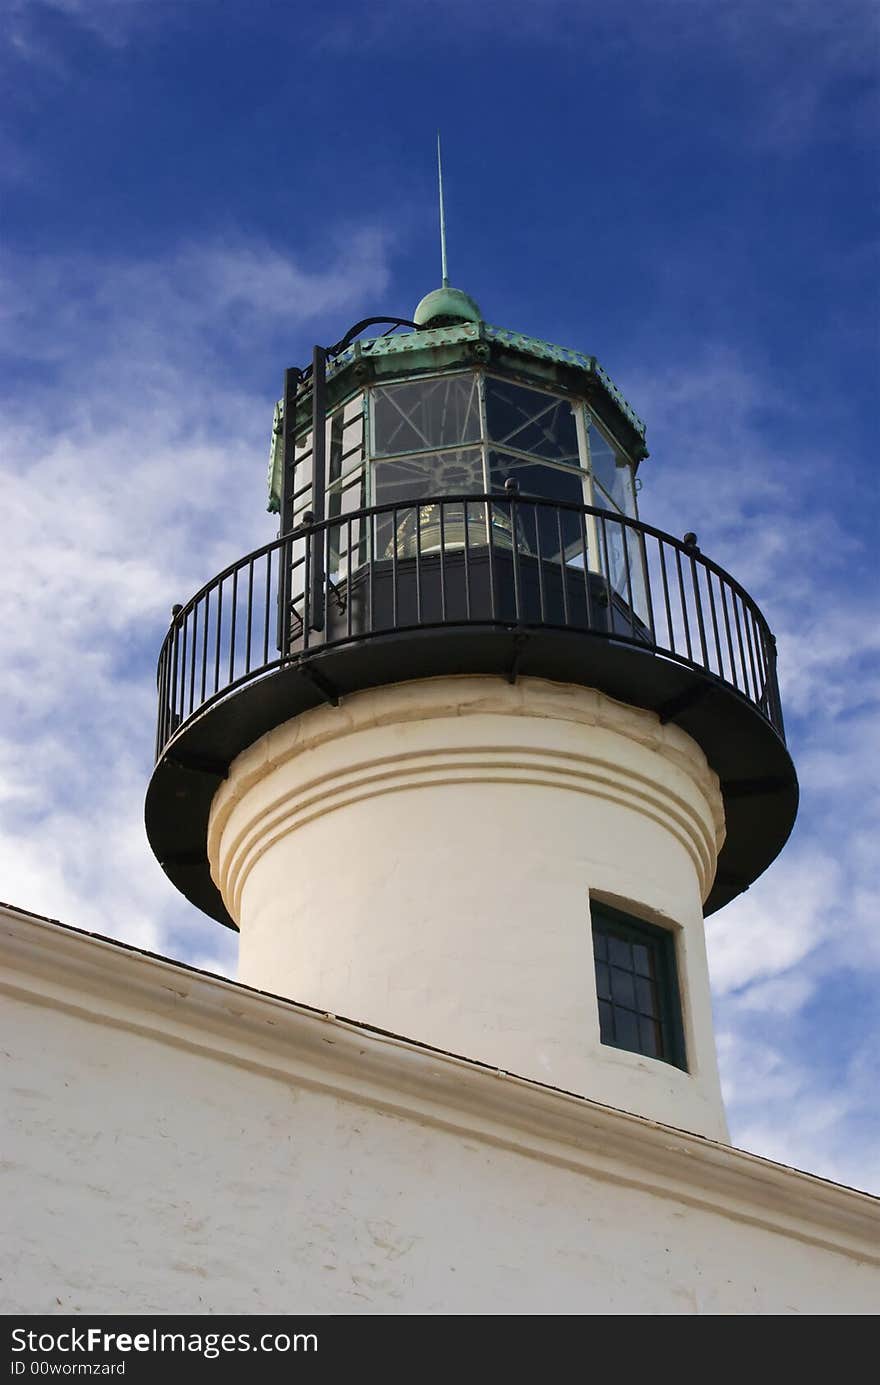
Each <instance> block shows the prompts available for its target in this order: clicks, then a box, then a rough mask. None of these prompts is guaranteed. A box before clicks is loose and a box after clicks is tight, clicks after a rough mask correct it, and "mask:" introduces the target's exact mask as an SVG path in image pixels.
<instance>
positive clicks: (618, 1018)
mask: <svg viewBox="0 0 880 1385" xmlns="http://www.w3.org/2000/svg"><path fill="white" fill-rule="evenodd" d="M590 917H591V922H592V932H593V957H594V962H595V969H596V996H597V1002H598V1007H599V1034H600V1038H601V1041H602V1043H603V1044H608V1045H609V1046H610V1047H612V1048H621V1049H625V1050H626V1051H627V1052H629V1053H638V1054H640V1055H641V1056H642V1057H645V1058H655V1059H659V1060H660V1061H661V1062H664V1063H670V1064H671V1065H672V1066H673V1067H676V1068H682V1069H683V1070H685V1071H687V1056H686V1052H685V1043H684V1028H683V1025H682V1013H681V993H680V990H679V983H678V967H677V965H676V955H675V954H676V948H675V936H674V934H673V933H672V932H670V931H669V930H668V929H666V928H658V927H656V926H655V925H654V924H651V923H645V922H644V921H643V920H642V919H639V918H635V917H633V916H632V915H630V914H625V913H622V912H621V911H620V910H619V909H613V908H611V907H610V905H607V904H602V903H600V902H599V901H597V900H591V901H590Z"/></svg>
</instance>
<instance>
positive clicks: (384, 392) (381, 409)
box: [373, 371, 480, 457]
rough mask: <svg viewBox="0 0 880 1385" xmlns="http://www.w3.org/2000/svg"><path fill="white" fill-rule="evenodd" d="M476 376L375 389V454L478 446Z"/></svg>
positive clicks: (472, 373)
mask: <svg viewBox="0 0 880 1385" xmlns="http://www.w3.org/2000/svg"><path fill="white" fill-rule="evenodd" d="M479 440H480V399H479V387H478V377H477V375H476V372H474V371H469V372H468V373H467V374H466V375H442V376H440V377H439V378H437V379H433V380H417V381H414V382H413V383H411V384H406V385H386V386H384V387H382V388H376V389H374V390H373V455H374V456H376V457H384V456H389V455H394V454H397V453H403V452H422V451H425V450H426V449H427V448H432V447H450V446H455V445H456V444H458V443H465V442H479Z"/></svg>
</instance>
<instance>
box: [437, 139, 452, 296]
mask: <svg viewBox="0 0 880 1385" xmlns="http://www.w3.org/2000/svg"><path fill="white" fill-rule="evenodd" d="M437 186H438V188H439V190H440V269H441V273H442V275H443V287H444V288H448V287H449V270H448V267H447V264H446V208H445V206H444V203H443V160H442V158H441V157H440V131H439V130H438V131H437Z"/></svg>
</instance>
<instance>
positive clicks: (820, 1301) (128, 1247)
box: [0, 915, 880, 1314]
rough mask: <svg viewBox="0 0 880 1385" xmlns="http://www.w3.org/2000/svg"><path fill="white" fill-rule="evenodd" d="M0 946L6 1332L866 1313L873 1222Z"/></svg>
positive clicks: (306, 1024) (253, 1006) (757, 1163)
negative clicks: (40, 1319) (10, 1324)
mask: <svg viewBox="0 0 880 1385" xmlns="http://www.w3.org/2000/svg"><path fill="white" fill-rule="evenodd" d="M0 923H2V925H3V926H2V941H3V944H4V947H3V953H4V956H5V965H4V968H3V972H2V974H0V999H2V1006H0V1014H2V1030H3V1034H2V1048H3V1050H4V1051H5V1054H6V1057H5V1059H4V1067H3V1072H4V1077H5V1085H6V1091H5V1092H4V1094H3V1098H2V1109H3V1120H4V1123H5V1132H4V1135H3V1192H4V1206H5V1208H6V1212H5V1216H4V1223H5V1224H4V1236H3V1238H2V1244H0V1260H2V1268H0V1275H2V1279H0V1311H3V1312H5V1313H61V1312H64V1313H68V1312H76V1313H99V1312H103V1313H163V1314H172V1313H201V1314H205V1313H217V1314H219V1313H234V1314H251V1313H257V1314H259V1313H307V1312H317V1313H323V1314H337V1313H344V1314H358V1313H370V1314H376V1313H379V1314H400V1313H427V1314H439V1313H442V1314H450V1313H461V1314H470V1313H500V1314H514V1313H516V1314H524V1313H541V1314H549V1313H587V1314H604V1313H611V1314H673V1313H712V1314H719V1313H723V1314H731V1313H737V1314H741V1313H745V1314H756V1313H773V1314H783V1313H796V1312H797V1313H821V1314H830V1313H847V1314H858V1313H873V1312H875V1311H876V1306H877V1302H878V1289H880V1270H878V1265H877V1258H878V1255H877V1252H878V1245H877V1240H876V1239H873V1244H872V1238H876V1232H877V1228H878V1219H877V1215H876V1204H875V1203H874V1200H873V1199H870V1198H867V1197H864V1196H862V1195H859V1194H855V1193H852V1192H850V1191H848V1190H844V1189H839V1188H835V1187H834V1186H833V1185H830V1184H827V1183H824V1182H823V1181H821V1180H818V1179H810V1178H807V1177H806V1176H804V1175H800V1174H797V1173H795V1172H793V1171H791V1170H786V1169H782V1168H780V1167H779V1166H776V1165H772V1164H768V1163H767V1162H766V1161H763V1160H758V1159H754V1158H751V1157H750V1156H746V1155H743V1154H741V1153H739V1152H737V1151H734V1150H731V1149H729V1148H727V1147H724V1146H721V1145H717V1144H713V1143H712V1142H710V1141H706V1140H700V1139H697V1138H695V1137H692V1136H687V1135H683V1134H681V1133H679V1132H675V1131H672V1130H668V1129H664V1128H662V1127H658V1126H655V1125H653V1124H652V1123H650V1122H648V1121H644V1120H640V1119H638V1118H635V1117H631V1116H626V1115H623V1114H621V1113H619V1112H613V1111H608V1110H605V1109H604V1108H602V1107H599V1106H596V1105H595V1104H594V1103H590V1102H584V1101H581V1100H578V1099H577V1098H572V1097H567V1096H565V1095H562V1094H559V1093H554V1092H552V1091H547V1090H546V1089H541V1088H539V1087H536V1086H535V1085H534V1084H530V1083H517V1082H514V1081H513V1080H510V1079H508V1080H504V1079H500V1078H499V1077H497V1076H496V1075H494V1074H492V1073H489V1072H486V1071H484V1070H480V1069H479V1068H476V1067H475V1066H474V1065H472V1064H468V1063H463V1062H460V1061H458V1060H455V1059H453V1058H445V1057H442V1056H438V1055H434V1054H430V1053H426V1052H425V1051H424V1050H420V1049H419V1048H418V1047H417V1046H413V1045H410V1044H407V1043H405V1042H402V1041H395V1040H392V1039H388V1038H382V1037H380V1036H377V1035H374V1034H370V1033H368V1032H367V1031H364V1030H363V1029H358V1028H356V1027H352V1026H346V1025H341V1024H334V1023H330V1022H328V1021H326V1020H323V1019H322V1018H321V1017H320V1016H314V1015H309V1014H307V1013H305V1012H303V1011H302V1010H301V1009H298V1008H297V1007H295V1006H291V1005H289V1004H286V1003H283V1002H278V1001H275V1000H272V999H270V998H268V997H264V996H260V995H256V994H254V993H252V992H248V991H246V990H244V989H243V988H240V987H237V986H235V985H233V984H231V983H224V982H221V981H217V980H213V979H210V978H205V977H203V976H200V975H199V974H196V973H191V972H187V971H186V970H185V969H183V968H180V967H175V966H173V965H170V964H165V963H161V962H158V961H155V960H153V959H150V958H146V957H143V956H140V955H137V954H132V953H130V952H126V951H124V950H123V949H121V948H118V947H115V946H113V945H110V944H107V943H104V942H100V941H96V940H94V939H90V938H87V937H83V936H82V935H77V934H73V933H70V932H68V931H67V930H62V929H60V928H57V927H52V926H50V925H48V924H45V923H38V922H36V921H34V920H22V919H21V917H20V916H18V917H12V916H9V915H6V916H5V918H2V919H0Z"/></svg>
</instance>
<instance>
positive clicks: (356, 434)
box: [327, 395, 364, 486]
mask: <svg viewBox="0 0 880 1385" xmlns="http://www.w3.org/2000/svg"><path fill="white" fill-rule="evenodd" d="M363 460H364V419H363V396H362V395H359V396H358V398H357V399H353V400H350V401H349V403H348V404H346V405H345V406H344V408H342V409H337V410H336V413H335V414H333V416H332V417H331V419H330V422H329V426H328V428H327V484H328V485H331V486H332V485H333V484H334V482H336V481H338V480H339V479H340V477H342V476H347V475H348V474H349V472H351V471H352V470H354V469H355V468H356V467H359V466H361V465H362V464H363Z"/></svg>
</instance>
